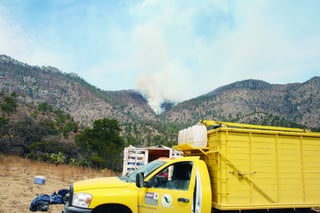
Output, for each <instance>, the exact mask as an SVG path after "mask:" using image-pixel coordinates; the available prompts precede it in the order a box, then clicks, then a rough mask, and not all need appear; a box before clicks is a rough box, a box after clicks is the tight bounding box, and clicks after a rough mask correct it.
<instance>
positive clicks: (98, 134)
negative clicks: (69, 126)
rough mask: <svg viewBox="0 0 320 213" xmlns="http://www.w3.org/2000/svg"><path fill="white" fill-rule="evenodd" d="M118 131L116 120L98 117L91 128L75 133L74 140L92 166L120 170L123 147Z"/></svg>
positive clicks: (119, 129)
mask: <svg viewBox="0 0 320 213" xmlns="http://www.w3.org/2000/svg"><path fill="white" fill-rule="evenodd" d="M120 131H121V128H120V127H119V123H118V121H117V120H114V119H107V118H104V119H99V120H96V121H94V123H93V128H86V129H84V130H83V131H82V132H81V133H80V134H79V135H77V136H76V138H75V142H76V144H77V146H78V147H79V148H80V151H81V153H82V154H83V155H84V156H86V158H87V159H88V160H89V161H90V162H91V164H92V166H93V167H96V168H109V169H113V170H120V168H121V153H122V150H123V148H124V140H123V138H122V137H121V136H120Z"/></svg>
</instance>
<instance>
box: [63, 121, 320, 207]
mask: <svg viewBox="0 0 320 213" xmlns="http://www.w3.org/2000/svg"><path fill="white" fill-rule="evenodd" d="M201 123H202V124H204V125H205V126H206V127H207V129H208V130H207V131H206V132H207V133H206V137H207V143H206V144H204V143H203V142H201V143H199V140H198V141H196V142H193V141H185V140H184V141H183V142H181V143H179V144H178V145H177V146H175V147H174V148H175V149H177V150H180V151H183V152H184V156H185V157H180V158H176V159H163V158H162V159H158V160H154V161H152V162H150V163H148V164H147V165H145V166H143V167H141V168H139V169H138V170H136V171H134V172H132V173H130V174H129V175H127V176H122V177H109V178H98V179H91V180H84V181H79V182H75V183H73V184H71V187H70V198H69V202H68V204H66V206H65V208H64V213H70V212H87V213H88V212H93V213H101V212H107V213H109V212H121V213H129V212H132V213H151V212H163V213H165V212H167V213H171V212H174V213H177V212H192V213H200V212H202V213H210V212H228V213H230V212H310V211H311V210H312V209H316V208H319V206H320V164H319V162H320V155H319V151H320V133H317V132H309V131H305V130H303V129H296V128H282V127H271V126H258V125H248V124H237V123H223V122H216V121H202V122H201ZM201 131H202V130H201ZM201 134H202V133H201ZM189 138H192V137H189ZM193 138H197V139H199V137H198V136H197V137H193ZM201 141H202V140H201Z"/></svg>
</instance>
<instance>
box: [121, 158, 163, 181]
mask: <svg viewBox="0 0 320 213" xmlns="http://www.w3.org/2000/svg"><path fill="white" fill-rule="evenodd" d="M163 164H165V162H164V161H160V160H155V161H152V162H150V163H148V164H146V165H145V166H143V167H141V168H139V169H138V170H136V171H134V172H132V173H130V174H128V175H127V177H128V178H129V179H130V180H131V181H136V174H138V173H140V172H143V173H144V175H145V177H147V176H148V175H149V174H150V173H151V172H153V171H154V170H156V169H157V168H159V167H160V166H162V165H163Z"/></svg>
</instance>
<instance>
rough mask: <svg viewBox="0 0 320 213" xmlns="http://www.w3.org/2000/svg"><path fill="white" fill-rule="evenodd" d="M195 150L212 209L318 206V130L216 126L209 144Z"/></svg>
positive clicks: (319, 169) (209, 133) (319, 161)
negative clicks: (207, 177) (201, 161)
mask: <svg viewBox="0 0 320 213" xmlns="http://www.w3.org/2000/svg"><path fill="white" fill-rule="evenodd" d="M209 124H210V123H207V124H206V125H209ZM195 150H196V149H195ZM195 150H193V151H192V150H190V151H189V152H186V155H188V153H189V154H194V153H196V151H195ZM198 150H199V151H200V152H199V153H201V154H203V156H204V160H205V161H206V163H207V166H208V170H209V173H210V176H211V188H212V198H213V199H212V202H213V203H212V206H213V207H214V208H217V209H220V210H245V209H273V208H304V207H306V208H309V207H319V206H320V133H315V132H306V131H304V130H302V129H290V128H279V127H264V126H254V125H241V124H237V125H234V126H232V125H220V126H218V127H216V128H215V129H211V130H208V145H207V147H205V148H203V149H200V148H199V149H198ZM208 184H209V183H208Z"/></svg>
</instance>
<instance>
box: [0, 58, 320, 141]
mask: <svg viewBox="0 0 320 213" xmlns="http://www.w3.org/2000/svg"><path fill="white" fill-rule="evenodd" d="M0 91H1V92H6V93H10V92H13V91H14V92H15V93H16V94H17V98H18V101H19V102H20V103H22V104H30V103H33V104H35V105H38V104H41V103H44V102H45V103H48V104H50V105H52V106H53V107H54V108H56V109H58V110H63V111H65V112H67V113H70V114H71V115H72V116H73V118H74V120H75V121H77V122H78V123H79V126H80V128H85V127H88V126H90V125H92V123H93V122H94V121H95V120H97V119H101V118H105V117H107V118H112V119H117V120H118V121H119V122H120V124H121V126H122V129H123V130H124V132H125V135H126V136H128V137H130V138H133V141H135V142H136V143H139V144H140V145H153V144H160V143H162V144H163V143H167V144H174V143H176V141H177V130H178V129H180V128H183V127H187V126H190V125H193V124H195V123H197V122H198V121H199V120H204V119H208V120H222V121H233V122H246V123H257V124H267V125H300V126H301V127H303V126H305V127H307V128H313V129H320V128H319V127H320V123H319V120H320V95H319V94H320V77H316V76H315V77H312V78H310V80H308V81H306V82H303V83H289V84H270V83H268V82H265V81H262V80H255V79H248V80H243V81H238V82H234V83H231V84H228V85H225V86H222V87H219V88H216V89H214V90H212V91H211V92H208V93H207V94H204V95H201V96H199V97H196V98H192V99H190V100H185V101H183V102H180V103H177V104H175V105H173V104H172V103H171V104H170V103H169V102H168V104H164V107H165V108H166V110H165V111H164V112H163V113H161V114H159V115H158V114H156V113H155V112H154V111H153V110H152V108H151V107H150V106H149V104H148V102H147V99H146V98H145V97H144V96H143V94H141V93H140V92H139V91H136V90H119V91H103V90H101V89H99V88H96V87H95V86H93V85H90V84H89V83H87V82H86V81H85V80H84V79H82V78H80V77H79V76H78V75H77V74H74V73H63V72H62V71H60V70H59V69H57V68H54V67H38V66H31V65H28V64H26V63H23V62H19V61H17V60H15V59H13V58H11V57H9V56H5V55H0ZM280 121H281V122H280ZM128 143H129V142H128Z"/></svg>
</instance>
